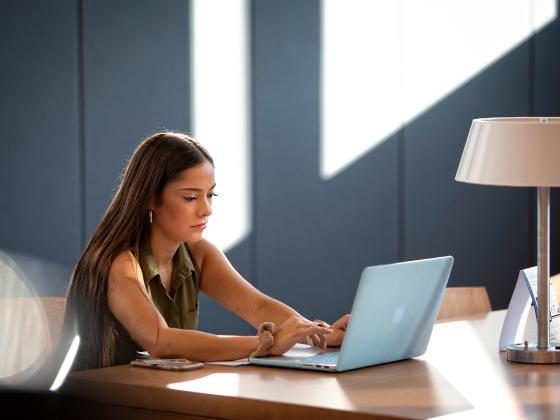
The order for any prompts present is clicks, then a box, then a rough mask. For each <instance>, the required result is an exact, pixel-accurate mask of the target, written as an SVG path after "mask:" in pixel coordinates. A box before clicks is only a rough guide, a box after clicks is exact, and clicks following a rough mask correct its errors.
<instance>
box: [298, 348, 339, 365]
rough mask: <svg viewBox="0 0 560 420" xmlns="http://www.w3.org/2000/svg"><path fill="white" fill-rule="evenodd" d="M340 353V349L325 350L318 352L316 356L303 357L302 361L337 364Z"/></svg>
mask: <svg viewBox="0 0 560 420" xmlns="http://www.w3.org/2000/svg"><path fill="white" fill-rule="evenodd" d="M339 354H340V352H338V351H331V352H325V353H321V354H317V355H315V356H311V357H306V358H304V359H302V362H305V363H313V364H325V365H331V364H332V365H336V363H337V362H338V355H339Z"/></svg>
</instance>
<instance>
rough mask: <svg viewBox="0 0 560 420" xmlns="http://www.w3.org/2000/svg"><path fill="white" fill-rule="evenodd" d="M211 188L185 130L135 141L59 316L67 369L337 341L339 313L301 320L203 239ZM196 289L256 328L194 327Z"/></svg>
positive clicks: (200, 154)
mask: <svg viewBox="0 0 560 420" xmlns="http://www.w3.org/2000/svg"><path fill="white" fill-rule="evenodd" d="M215 186H216V184H215V182H214V165H213V161H212V158H211V156H210V155H209V154H208V152H207V151H206V150H205V149H204V148H203V147H202V146H201V145H200V144H198V143H197V142H196V141H195V140H193V139H192V138H190V137H188V136H187V135H184V134H180V133H174V132H161V133H156V134H154V135H153V136H151V137H149V138H147V139H146V140H144V141H143V142H142V143H141V144H140V145H139V146H138V148H137V149H136V151H135V152H134V154H133V156H132V158H131V159H130V161H129V163H128V166H127V168H126V170H125V173H124V175H123V178H122V181H121V185H120V187H119V189H118V191H117V193H116V195H115V197H114V198H113V201H112V202H111V204H110V206H109V208H108V209H107V211H106V213H105V215H104V216H103V219H102V220H101V223H100V224H99V226H98V228H97V230H96V231H95V233H94V234H93V236H92V238H91V240H90V242H89V244H88V245H87V247H86V249H85V251H84V253H83V254H82V256H81V258H80V260H79V262H78V265H77V266H76V269H75V271H74V274H73V278H72V282H71V284H70V287H69V291H68V296H67V312H66V319H65V321H66V324H70V323H72V322H77V325H78V331H79V333H80V337H81V344H80V348H79V351H78V355H77V358H76V362H75V365H74V366H75V369H90V368H97V367H104V366H111V365H115V364H121V363H128V362H129V361H130V360H132V359H134V358H135V357H136V351H137V350H138V349H140V348H141V349H145V350H147V351H148V352H149V354H150V355H151V356H152V357H158V358H173V357H183V358H187V359H190V360H197V361H216V360H234V359H239V358H244V357H247V356H248V355H250V354H253V355H258V356H261V355H267V354H271V355H279V354H282V353H284V352H285V351H287V350H288V349H289V348H291V347H292V346H293V345H294V344H295V343H297V342H307V343H310V344H314V345H316V346H321V347H325V346H339V345H340V344H341V342H342V339H343V337H344V331H345V329H346V325H347V323H348V316H344V317H342V318H341V319H339V320H338V321H337V322H335V323H334V324H333V325H332V326H329V325H328V324H326V323H323V322H322V321H315V322H310V321H309V320H307V319H305V318H304V317H303V316H301V315H300V314H298V313H297V312H296V311H295V310H293V309H292V308H290V307H289V306H287V305H285V304H283V303H281V302H279V301H277V300H275V299H273V298H271V297H268V296H266V295H264V294H263V293H261V292H259V291H258V290H256V289H255V288H254V287H253V286H252V285H251V284H250V283H248V282H247V281H246V280H245V279H243V277H241V275H239V274H238V273H237V272H236V271H235V269H234V268H233V267H232V266H231V265H230V264H229V262H228V260H227V259H226V257H225V256H224V254H223V253H222V252H220V251H219V250H218V249H217V248H216V247H215V246H214V245H212V244H211V243H210V242H209V241H207V240H205V239H203V237H202V233H203V230H204V228H205V227H206V224H207V223H208V219H209V217H210V215H211V214H212V199H213V197H214V196H215V195H216V194H215V193H214V188H215ZM198 291H202V292H204V293H206V294H208V295H209V296H211V297H212V298H214V299H215V300H217V301H218V302H219V303H221V304H222V305H223V306H224V307H226V308H227V309H229V310H230V311H232V312H234V313H235V314H237V315H239V316H240V317H241V318H243V319H245V320H246V321H247V322H249V323H250V324H251V325H253V326H255V327H256V328H258V327H259V326H260V328H259V334H258V335H256V336H228V337H222V336H216V335H212V334H207V333H204V332H201V331H197V330H196V326H197V321H198V300H197V293H198Z"/></svg>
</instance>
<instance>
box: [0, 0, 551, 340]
mask: <svg viewBox="0 0 560 420" xmlns="http://www.w3.org/2000/svg"><path fill="white" fill-rule="evenodd" d="M189 14H190V10H189V3H188V2H186V1H180V0H174V1H173V0H169V1H166V2H158V1H155V0H142V1H137V0H118V1H111V2H107V1H87V0H83V1H82V0H64V1H62V0H45V1H30V0H0V25H1V26H0V27H1V28H2V29H1V31H2V32H1V37H0V57H1V63H2V65H1V66H0V92H1V95H0V111H1V112H0V126H1V127H2V135H1V137H0V176H1V178H0V179H1V180H2V181H1V185H2V189H1V191H2V194H1V195H0V208H1V217H0V249H3V250H5V251H7V252H9V253H12V254H24V255H27V256H30V257H32V258H34V259H36V260H38V261H43V262H45V264H57V265H60V266H62V267H64V268H65V269H66V270H67V272H66V274H65V275H62V276H58V278H40V279H38V278H35V277H34V278H32V279H31V280H32V281H33V280H34V281H33V282H34V283H35V287H36V288H37V290H38V292H39V294H41V295H61V294H63V293H64V286H65V284H66V283H67V280H68V275H69V271H70V270H71V268H72V266H73V264H75V262H76V261H77V258H78V256H79V254H80V252H81V250H82V248H83V246H84V244H85V242H86V241H87V238H88V237H89V235H90V234H91V232H92V231H93V229H95V226H96V225H97V223H98V221H99V219H100V217H101V215H102V213H103V211H104V209H105V208H106V206H107V204H108V202H109V201H110V199H111V197H112V195H113V194H114V192H115V189H116V186H117V184H118V180H119V176H120V174H121V172H122V170H123V168H124V166H125V164H126V159H127V158H128V157H129V156H130V154H131V153H132V151H133V149H134V148H135V146H136V145H137V144H138V141H139V140H140V139H141V138H143V137H145V136H146V135H148V134H150V133H152V132H153V131H155V130H158V129H161V128H169V129H177V130H183V131H186V132H189V130H190V129H191V121H190V115H191V103H190V92H191V86H190V84H189V80H190V62H189V60H190V58H189V56H190V52H189V48H190V47H189V36H190V34H189V31H190V29H189V24H190V23H189ZM250 22H251V34H252V43H251V56H252V58H251V60H252V61H251V67H252V68H251V71H252V80H251V89H252V104H253V107H252V113H251V121H252V133H253V138H252V156H253V162H252V174H253V175H252V176H253V179H252V188H253V197H254V203H253V220H252V232H251V234H250V236H249V237H248V238H247V239H246V240H244V241H243V242H242V243H241V244H239V245H238V246H237V247H236V248H235V249H232V250H231V251H230V252H228V256H229V257H230V259H231V260H232V262H233V264H234V265H235V266H236V267H237V268H238V269H239V271H240V272H241V273H242V274H243V275H245V276H246V277H247V278H248V279H249V280H250V281H251V282H252V283H254V284H255V285H256V286H257V287H258V288H260V289H261V290H263V291H265V292H266V293H269V294H271V295H272V296H274V297H276V298H278V299H280V300H283V301H285V302H287V303H288V304H290V305H293V306H294V307H295V308H296V309H297V310H299V311H301V312H302V313H303V314H305V315H306V316H308V317H310V318H324V319H326V320H329V321H330V320H333V319H334V318H335V317H336V316H337V315H338V314H341V313H343V312H346V311H348V310H349V309H350V306H351V303H352V298H353V294H354V291H355V287H356V285H357V282H358V279H359V275H360V272H361V270H362V269H363V267H364V266H366V265H372V264H378V263H387V262H394V261H400V260H406V259H415V258H423V257H432V256H440V255H448V254H451V255H454V256H455V267H454V270H453V273H452V277H451V279H450V285H452V286H460V285H484V286H486V287H487V288H488V290H489V293H490V297H491V301H492V304H493V306H494V307H495V308H503V307H505V306H507V303H508V301H509V298H510V296H511V292H512V290H513V286H514V281H515V278H516V277H517V273H518V271H519V270H520V269H522V268H525V267H528V266H531V265H533V264H535V252H536V251H535V249H536V248H535V223H536V220H535V205H536V203H535V194H534V192H533V191H531V190H528V189H523V188H519V189H516V188H496V187H481V186H473V185H467V184H460V183H457V182H455V181H454V176H455V172H456V169H457V166H458V163H459V160H460V157H461V152H462V149H463V146H464V142H465V139H466V136H467V133H468V129H469V125H470V122H471V120H472V119H473V118H477V117H484V116H500V115H504V116H505V115H508V116H509V115H541V114H542V115H560V100H559V99H558V98H560V79H559V78H558V76H557V75H558V74H560V59H559V58H558V54H554V53H552V52H554V51H556V50H558V46H559V44H560V42H559V40H560V33H559V32H560V24H559V22H558V20H556V21H555V22H553V23H552V24H551V25H549V26H548V27H547V28H545V29H544V30H543V31H541V32H540V33H539V34H537V35H536V36H535V37H533V38H531V39H530V40H529V41H527V42H525V43H524V44H522V45H520V46H518V47H517V48H515V49H514V50H513V51H511V52H510V53H508V54H507V55H506V56H505V57H503V58H501V59H500V60H499V61H497V62H496V63H494V64H493V65H492V66H491V67H489V68H488V69H486V70H485V71H484V72H482V73H481V74H480V75H478V76H477V77H475V78H474V79H472V80H470V81H469V82H468V83H467V84H465V85H463V86H462V87H460V88H459V89H458V90H456V91H455V92H453V93H452V94H450V95H449V96H447V97H446V98H445V99H443V100H442V101H441V102H439V103H437V104H435V105H434V106H433V107H432V108H430V109H429V110H428V111H426V112H425V113H423V114H422V115H420V116H418V117H417V118H416V119H415V120H414V121H412V122H411V123H409V124H408V125H406V126H405V127H404V128H403V129H402V130H400V131H399V132H398V133H396V134H395V135H394V136H393V137H391V138H389V139H387V140H386V141H385V142H383V143H382V145H381V146H379V147H377V148H375V149H374V150H372V151H371V152H369V153H367V154H366V155H364V156H363V157H361V158H360V159H359V160H358V161H357V162H355V163H354V164H353V165H351V166H350V167H349V168H347V169H345V170H344V171H343V172H342V173H340V174H338V175H337V176H336V177H334V178H332V179H330V180H326V181H325V180H322V179H321V178H320V177H319V164H320V162H319V156H320V153H319V148H320V115H319V112H320V100H321V97H320V83H319V82H320V61H321V57H320V34H321V27H320V24H321V23H320V1H319V0H308V1H296V0H289V1H278V0H276V1H275V0H259V1H253V2H252V4H251V19H250ZM442 36H444V34H442ZM434 71H437V69H435V70H434ZM341 147H344V143H343V140H341ZM553 205H554V207H553V211H552V216H553V218H552V223H553V235H554V240H553V255H552V264H553V268H552V272H553V273H555V272H558V270H559V269H560V267H558V264H557V262H558V258H557V253H558V251H559V250H558V249H557V244H558V242H559V241H558V239H559V237H560V232H559V229H558V227H557V226H556V225H555V222H556V218H555V217H554V215H555V213H557V211H555V210H556V208H557V206H558V205H560V200H559V199H558V192H556V191H555V192H554V194H553ZM24 269H25V267H24ZM201 307H202V317H201V328H202V329H205V330H208V331H214V332H222V333H235V332H241V333H243V332H248V331H249V328H248V327H247V325H246V324H245V323H244V322H242V321H239V320H237V319H235V318H234V317H233V316H231V315H229V314H227V313H226V312H225V311H224V310H223V309H222V308H220V307H219V306H218V305H217V304H215V303H213V302H211V301H209V300H208V299H206V298H202V303H201Z"/></svg>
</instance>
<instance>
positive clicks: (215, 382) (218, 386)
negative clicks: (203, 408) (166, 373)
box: [167, 373, 239, 397]
mask: <svg viewBox="0 0 560 420" xmlns="http://www.w3.org/2000/svg"><path fill="white" fill-rule="evenodd" d="M167 388H169V389H175V390H177V391H190V392H202V393H204V392H216V391H217V390H219V394H220V395H229V396H232V397H233V396H236V395H239V375H237V374H235V373H212V374H210V375H208V376H204V377H202V378H198V379H193V380H190V381H183V382H176V383H173V384H169V385H167Z"/></svg>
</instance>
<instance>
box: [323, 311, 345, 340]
mask: <svg viewBox="0 0 560 420" xmlns="http://www.w3.org/2000/svg"><path fill="white" fill-rule="evenodd" d="M349 322H350V314H346V315H344V316H343V317H342V318H340V319H339V320H337V321H336V322H335V323H334V324H332V325H331V326H330V328H331V329H332V330H333V332H332V334H329V335H327V336H325V339H326V342H327V346H328V347H340V346H341V345H342V341H343V340H344V334H345V332H346V328H347V327H348V323H349Z"/></svg>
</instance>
